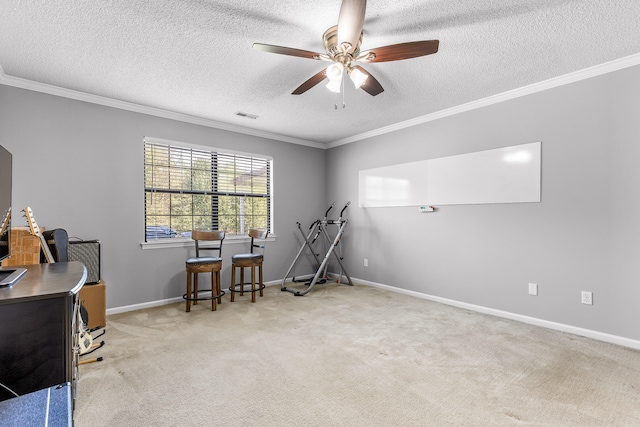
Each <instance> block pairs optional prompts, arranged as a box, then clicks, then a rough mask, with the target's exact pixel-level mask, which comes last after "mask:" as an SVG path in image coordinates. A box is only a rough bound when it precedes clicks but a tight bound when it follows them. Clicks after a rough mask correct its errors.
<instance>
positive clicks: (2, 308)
mask: <svg viewBox="0 0 640 427" xmlns="http://www.w3.org/2000/svg"><path fill="white" fill-rule="evenodd" d="M24 268H26V269H27V273H26V274H25V276H24V277H22V278H21V279H20V280H19V281H18V282H17V283H16V284H15V285H13V286H12V287H10V288H0V383H2V384H4V385H5V386H7V387H9V388H10V389H11V390H13V391H14V392H15V393H17V394H18V395H23V394H27V393H30V392H34V391H37V390H41V389H45V388H49V387H52V386H56V385H59V384H62V383H66V382H69V383H71V386H72V391H75V382H76V380H77V374H76V373H77V354H76V351H75V349H74V337H75V334H76V333H77V328H78V326H79V325H78V322H77V321H76V316H74V308H75V306H76V302H77V294H78V292H79V291H80V289H81V288H82V285H83V284H84V282H85V280H86V276H87V270H86V268H85V267H84V265H83V264H82V263H80V262H77V261H73V262H60V263H55V264H36V265H29V266H24ZM11 397H13V395H12V394H10V393H8V392H7V391H5V390H4V389H3V388H1V387H0V400H6V399H9V398H11Z"/></svg>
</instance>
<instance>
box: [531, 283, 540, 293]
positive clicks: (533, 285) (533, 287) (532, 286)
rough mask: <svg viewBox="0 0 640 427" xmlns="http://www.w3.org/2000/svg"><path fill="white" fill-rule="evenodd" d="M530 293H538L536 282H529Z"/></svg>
mask: <svg viewBox="0 0 640 427" xmlns="http://www.w3.org/2000/svg"><path fill="white" fill-rule="evenodd" d="M529 295H538V285H537V284H536V283H529Z"/></svg>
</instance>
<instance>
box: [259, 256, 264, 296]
mask: <svg viewBox="0 0 640 427" xmlns="http://www.w3.org/2000/svg"><path fill="white" fill-rule="evenodd" d="M258 272H259V275H260V282H259V283H258V286H260V296H261V297H262V296H264V295H263V294H262V288H263V287H264V286H263V284H262V263H261V264H260V265H259V266H258Z"/></svg>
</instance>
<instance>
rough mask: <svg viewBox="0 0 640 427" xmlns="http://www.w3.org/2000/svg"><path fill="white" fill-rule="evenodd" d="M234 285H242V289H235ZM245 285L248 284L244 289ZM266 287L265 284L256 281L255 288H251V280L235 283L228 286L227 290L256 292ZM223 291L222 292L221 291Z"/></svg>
mask: <svg viewBox="0 0 640 427" xmlns="http://www.w3.org/2000/svg"><path fill="white" fill-rule="evenodd" d="M236 286H242V288H243V289H236ZM245 286H249V289H244V287H245ZM264 288H266V285H264V284H262V285H261V284H259V283H256V288H255V289H251V282H248V283H244V284H242V283H238V284H237V285H233V286H231V287H229V291H231V292H258V291H260V290H262V289H264ZM223 293H224V292H223Z"/></svg>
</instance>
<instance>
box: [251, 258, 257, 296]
mask: <svg viewBox="0 0 640 427" xmlns="http://www.w3.org/2000/svg"><path fill="white" fill-rule="evenodd" d="M251 302H256V266H255V265H252V266H251Z"/></svg>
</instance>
